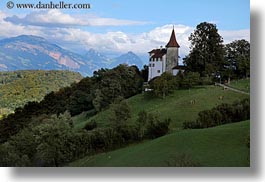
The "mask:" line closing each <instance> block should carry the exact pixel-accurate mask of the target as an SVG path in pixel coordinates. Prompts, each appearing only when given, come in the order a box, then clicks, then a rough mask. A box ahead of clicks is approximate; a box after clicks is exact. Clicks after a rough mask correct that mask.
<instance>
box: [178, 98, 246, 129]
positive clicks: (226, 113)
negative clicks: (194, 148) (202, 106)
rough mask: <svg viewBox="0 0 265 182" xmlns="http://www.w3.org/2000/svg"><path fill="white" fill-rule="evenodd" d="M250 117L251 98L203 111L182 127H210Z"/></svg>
mask: <svg viewBox="0 0 265 182" xmlns="http://www.w3.org/2000/svg"><path fill="white" fill-rule="evenodd" d="M249 118H250V103H249V99H243V100H241V101H239V102H238V101H237V102H234V103H233V104H221V105H219V106H217V107H215V108H213V109H211V110H205V111H201V112H199V114H198V118H197V120H196V121H190V122H184V123H183V125H182V127H183V128H184V129H188V128H193V129H196V128H208V127H213V126H218V125H221V124H226V123H231V122H239V121H244V120H247V119H249Z"/></svg>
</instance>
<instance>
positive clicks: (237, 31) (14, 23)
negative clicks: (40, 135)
mask: <svg viewBox="0 0 265 182" xmlns="http://www.w3.org/2000/svg"><path fill="white" fill-rule="evenodd" d="M7 2H9V0H2V1H0V38H1V39H2V38H7V37H14V36H18V35H21V34H26V35H37V36H41V37H44V38H46V39H47V40H49V41H53V43H57V44H58V45H60V46H61V47H63V48H66V49H69V50H72V51H74V52H83V53H84V52H85V51H87V50H89V49H90V48H93V49H95V50H97V51H99V52H103V53H106V54H113V53H117V54H118V53H126V52H128V51H133V52H135V53H137V54H138V55H147V52H149V51H150V50H152V49H154V48H158V47H160V46H165V45H166V43H167V42H168V40H169V37H170V34H171V31H172V28H173V25H174V27H175V32H176V38H177V41H178V43H179V44H180V55H181V56H182V57H184V56H185V55H187V54H188V53H189V46H190V42H189V41H188V37H189V35H190V34H191V33H192V32H193V31H194V30H195V28H196V25H198V24H199V23H201V22H205V21H206V22H210V23H214V24H216V26H217V28H218V30H219V34H220V35H221V36H222V37H223V39H224V43H229V42H231V41H233V40H237V39H246V40H248V41H249V39H250V2H249V0H85V1H84V0H83V1H81V0H64V3H72V4H75V3H82V4H83V3H88V4H90V6H91V8H90V9H68V10H65V9H64V10H62V9H42V10H37V9H18V8H16V5H15V7H14V8H12V9H8V8H7V7H6V4H7ZM13 2H14V3H15V4H16V3H38V2H39V1H33V0H13ZM49 2H50V0H48V1H47V0H42V1H41V3H42V4H44V3H49ZM59 2H60V0H54V1H53V3H59Z"/></svg>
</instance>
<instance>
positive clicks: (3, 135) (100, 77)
mask: <svg viewBox="0 0 265 182" xmlns="http://www.w3.org/2000/svg"><path fill="white" fill-rule="evenodd" d="M142 84H143V79H142V77H141V74H140V71H139V70H138V68H137V67H136V66H130V67H129V66H125V65H120V66H118V67H116V68H114V69H110V70H109V69H101V70H98V71H96V72H94V75H93V76H92V77H86V78H84V79H82V80H81V81H80V82H78V83H74V84H72V85H71V86H69V87H65V88H62V89H60V90H59V91H58V92H51V93H49V94H47V95H46V96H45V97H44V99H43V100H42V101H41V102H29V103H27V104H26V105H25V106H24V107H23V108H17V109H16V110H15V113H13V114H10V115H8V116H7V117H5V118H3V119H2V120H1V121H0V143H3V142H5V141H7V140H8V138H9V137H10V136H12V135H15V134H16V133H18V132H19V131H20V130H21V129H23V128H24V127H26V126H28V125H29V124H30V123H38V122H39V120H41V118H43V117H47V116H49V115H52V114H57V115H59V114H60V113H64V112H65V111H69V112H70V114H71V116H74V115H77V114H80V113H82V112H83V111H90V113H92V115H93V114H96V113H97V112H99V111H101V110H103V109H105V108H107V107H108V106H109V105H110V104H111V103H113V102H114V100H115V99H116V98H117V97H122V98H129V97H131V96H133V95H136V94H138V93H140V92H141V91H142Z"/></svg>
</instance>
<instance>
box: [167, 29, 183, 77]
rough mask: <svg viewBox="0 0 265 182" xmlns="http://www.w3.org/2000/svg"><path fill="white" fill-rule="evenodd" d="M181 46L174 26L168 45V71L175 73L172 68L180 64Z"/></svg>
mask: <svg viewBox="0 0 265 182" xmlns="http://www.w3.org/2000/svg"><path fill="white" fill-rule="evenodd" d="M179 47H180V46H179V44H178V42H177V40H176V35H175V31H174V27H173V30H172V33H171V36H170V39H169V42H168V43H167V45H166V49H167V53H166V70H165V71H166V72H169V73H172V74H173V70H172V69H173V68H174V67H176V66H178V58H179Z"/></svg>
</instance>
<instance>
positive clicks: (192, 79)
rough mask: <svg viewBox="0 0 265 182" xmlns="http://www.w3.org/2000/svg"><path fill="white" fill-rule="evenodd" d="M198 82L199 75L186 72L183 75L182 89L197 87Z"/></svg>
mask: <svg viewBox="0 0 265 182" xmlns="http://www.w3.org/2000/svg"><path fill="white" fill-rule="evenodd" d="M199 82H200V74H199V73H196V72H188V73H186V74H185V76H184V77H183V80H182V82H181V83H182V87H184V88H191V87H193V86H194V85H198V84H199Z"/></svg>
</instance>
